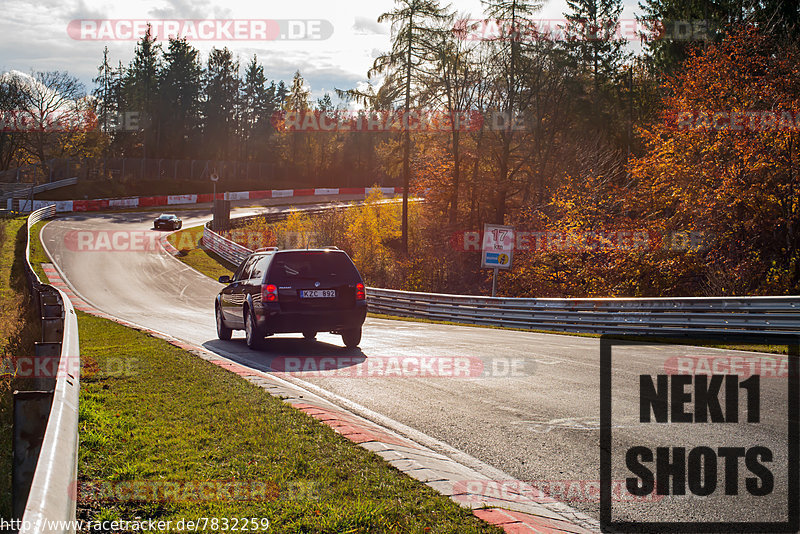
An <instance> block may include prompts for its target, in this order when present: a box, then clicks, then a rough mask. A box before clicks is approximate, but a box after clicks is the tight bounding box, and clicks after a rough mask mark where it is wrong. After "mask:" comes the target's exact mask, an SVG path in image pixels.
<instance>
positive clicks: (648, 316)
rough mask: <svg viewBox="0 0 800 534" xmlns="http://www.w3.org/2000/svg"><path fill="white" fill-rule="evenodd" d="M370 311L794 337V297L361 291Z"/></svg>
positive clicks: (541, 325)
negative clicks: (560, 296)
mask: <svg viewBox="0 0 800 534" xmlns="http://www.w3.org/2000/svg"><path fill="white" fill-rule="evenodd" d="M367 299H368V302H369V307H370V311H373V312H377V313H385V314H388V315H398V316H403V317H416V318H423V319H432V320H440V321H451V322H457V323H465V324H477V325H487V326H504V327H511V328H523V329H531V330H553V331H560V332H586V333H595V334H605V333H615V334H663V335H664V336H670V337H674V336H680V335H687V334H693V335H697V334H706V335H720V334H766V333H776V332H784V333H785V332H793V333H794V332H800V297H798V296H789V297H679V298H627V299H626V298H606V299H549V298H541V299H536V298H497V297H495V298H492V297H477V296H476V297H470V296H462V295H443V294H436V293H417V292H412V291H396V290H392V289H377V288H368V289H367Z"/></svg>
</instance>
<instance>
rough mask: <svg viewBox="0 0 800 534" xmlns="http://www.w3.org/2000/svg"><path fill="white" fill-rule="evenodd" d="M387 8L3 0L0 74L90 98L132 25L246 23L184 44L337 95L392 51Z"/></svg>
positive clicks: (307, 0)
mask: <svg viewBox="0 0 800 534" xmlns="http://www.w3.org/2000/svg"><path fill="white" fill-rule="evenodd" d="M444 3H445V2H443V4H444ZM393 6H394V2H393V0H348V1H344V2H343V1H336V0H294V1H282V2H276V1H274V0H267V1H264V0H262V1H259V2H256V1H238V2H236V1H234V2H222V1H218V0H143V1H135V2H112V1H103V0H0V9H2V11H3V17H2V19H0V73H2V72H6V71H10V70H17V71H21V72H25V73H31V72H33V71H52V70H62V71H63V70H66V71H68V72H69V73H70V74H71V75H73V76H75V77H76V78H78V79H79V80H80V81H81V82H83V83H84V85H85V86H86V90H87V91H89V92H90V91H91V90H92V89H93V88H94V84H93V83H92V81H91V80H92V78H94V77H95V76H96V75H97V67H98V65H100V63H101V62H102V56H103V47H104V46H108V49H109V56H110V60H111V62H112V65H117V64H118V62H120V61H122V63H123V64H124V65H127V64H128V63H129V62H130V61H131V59H132V58H133V51H134V47H135V44H136V39H135V38H128V37H129V35H128V33H130V34H131V35H133V34H134V33H135V32H133V31H129V32H126V31H125V30H126V29H128V28H129V27H131V26H132V25H133V24H134V22H130V23H129V22H128V21H140V22H139V24H143V22H142V21H145V20H155V21H187V20H190V21H198V20H209V19H213V20H217V21H225V20H241V21H249V22H247V26H245V29H244V30H243V33H240V34H239V35H240V36H244V37H246V38H245V39H237V40H231V39H229V38H228V36H227V35H226V34H225V26H224V24H223V23H220V22H217V23H215V24H216V25H215V26H214V28H216V30H218V31H219V32H220V33H221V34H222V35H219V36H218V37H220V38H215V37H212V38H208V39H190V40H191V43H192V45H193V46H195V47H196V48H197V49H198V50H200V52H201V55H202V61H203V62H205V59H206V58H207V56H208V52H209V50H211V48H212V47H217V48H222V47H224V46H227V47H228V48H229V49H231V50H232V51H233V52H234V54H235V55H237V56H238V57H239V60H240V64H241V65H242V71H243V70H244V65H245V64H246V63H247V62H249V60H250V58H252V56H253V54H256V55H257V56H258V61H259V62H260V63H261V64H263V65H264V71H265V75H266V76H267V78H268V79H270V80H285V81H287V83H288V82H289V81H290V80H291V78H292V76H293V74H294V72H295V71H297V70H299V71H300V73H301V74H302V76H303V78H304V79H305V80H306V83H307V86H308V87H309V88H310V89H311V91H312V97H314V98H319V97H321V96H322V95H323V94H325V93H326V92H330V93H332V96H333V93H334V89H335V88H339V89H350V88H353V87H357V86H361V85H363V84H364V83H365V82H366V81H367V71H368V70H369V68H370V67H371V66H372V63H373V60H374V58H375V57H377V56H378V55H380V54H381V53H383V52H385V51H387V50H388V49H389V46H390V41H391V35H390V27H389V25H388V23H384V24H378V22H377V18H378V16H379V15H380V14H381V13H384V12H386V11H389V10H391V9H392V8H393ZM451 6H452V7H453V8H454V9H455V10H457V11H458V12H460V13H464V14H471V15H472V16H473V17H475V18H477V17H479V16H481V14H482V8H481V3H480V0H456V1H453V2H451ZM635 6H636V0H625V4H624V9H623V14H622V19H632V18H633V16H634V13H635V9H636V7H635ZM564 11H567V5H566V0H549V1H547V2H545V4H544V5H543V7H542V9H541V12H540V14H539V15H538V16H537V17H536V18H542V19H561V18H563V13H564ZM97 20H99V21H114V22H113V28H115V29H116V33H115V34H114V35H113V36H111V35H109V34H107V33H105V34H104V33H103V26H101V25H98V26H97V27H96V29H93V28H92V26H91V23H87V22H86V21H97ZM259 20H269V21H281V20H291V21H297V22H294V23H293V26H291V28H289V27H288V26H284V27H283V30H284V34H286V33H287V32H289V31H292V35H298V34H300V33H302V32H304V33H306V34H307V35H310V36H312V37H325V38H316V39H292V38H287V39H263V38H261V37H262V34H259V33H258V30H259V28H261V27H259V26H258V23H257V22H253V21H259ZM81 21H84V22H81ZM105 24H106V26H105V28H106V29H108V28H109V27H112V26H111V24H112V23H108V22H106V23H105ZM181 24H186V23H185V22H182V23H181ZM287 25H288V23H287ZM81 28H82V30H83V33H82V32H81ZM207 28H208V26H207V27H206V29H207ZM269 28H272V26H269ZM303 28H305V30H303ZM261 29H262V30H263V28H261ZM267 34H268V35H269V34H270V33H269V31H268V32H267ZM327 34H330V35H327ZM228 35H230V34H228ZM87 36H88V37H90V38H86V37H87ZM289 37H291V35H289ZM334 101H336V98H335V97H334Z"/></svg>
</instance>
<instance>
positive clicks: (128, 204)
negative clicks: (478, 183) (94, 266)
mask: <svg viewBox="0 0 800 534" xmlns="http://www.w3.org/2000/svg"><path fill="white" fill-rule="evenodd" d="M370 189H371V188H370V187H333V188H328V187H319V188H316V189H265V190H260V191H233V192H228V193H217V196H216V199H217V200H224V199H226V198H227V199H228V200H261V199H266V198H292V197H306V196H328V195H364V194H366V193H367V192H368V191H369V190H370ZM380 190H381V192H382V193H384V194H387V195H391V194H395V193H402V192H403V188H402V187H381V188H380ZM213 200H214V195H213V194H212V193H199V194H188V195H159V196H154V197H128V198H98V199H93V200H34V201H33V202H32V203H31V202H30V201H22V202H20V205H19V209H20V211H23V212H27V211H31V209H34V210H36V209H39V208H42V207H46V206H51V205H54V206H56V211H57V212H59V213H66V212H84V211H102V210H109V209H130V208H139V207H148V208H149V207H157V206H177V205H184V204H201V203H205V202H212V201H213ZM7 207H8V209H12V202H11V200H10V199H9V201H8V206H7Z"/></svg>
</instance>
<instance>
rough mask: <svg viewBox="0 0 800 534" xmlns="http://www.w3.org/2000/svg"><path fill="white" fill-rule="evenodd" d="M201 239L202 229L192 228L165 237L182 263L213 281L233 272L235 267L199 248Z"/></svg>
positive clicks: (199, 227) (198, 227) (200, 227)
mask: <svg viewBox="0 0 800 534" xmlns="http://www.w3.org/2000/svg"><path fill="white" fill-rule="evenodd" d="M202 237H203V227H202V226H194V227H192V228H186V229H184V230H180V231H178V232H175V233H172V234H170V235H169V237H167V241H169V243H170V244H171V245H172V246H173V247H175V248H176V249H178V252H179V255H178V258H180V260H181V261H182V262H184V263H185V264H186V265H188V266H190V267H192V268H194V269H197V270H198V271H200V272H201V273H203V274H205V275H206V276H210V277H211V278H213V279H214V280H217V279H218V278H219V277H220V276H223V275H226V274H227V275H230V274H231V273H232V272H233V271H235V270H236V266H235V265H232V264H230V263H229V262H227V261H226V260H225V259H223V258H221V257H220V256H218V255H216V254H214V253H213V252H211V251H207V250H205V249H203V248H201V247H200V239H201V238H202Z"/></svg>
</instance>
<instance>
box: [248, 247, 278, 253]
mask: <svg viewBox="0 0 800 534" xmlns="http://www.w3.org/2000/svg"><path fill="white" fill-rule="evenodd" d="M275 250H278V247H261V248H259V249H256V250H254V251H253V252H273V251H275Z"/></svg>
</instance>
